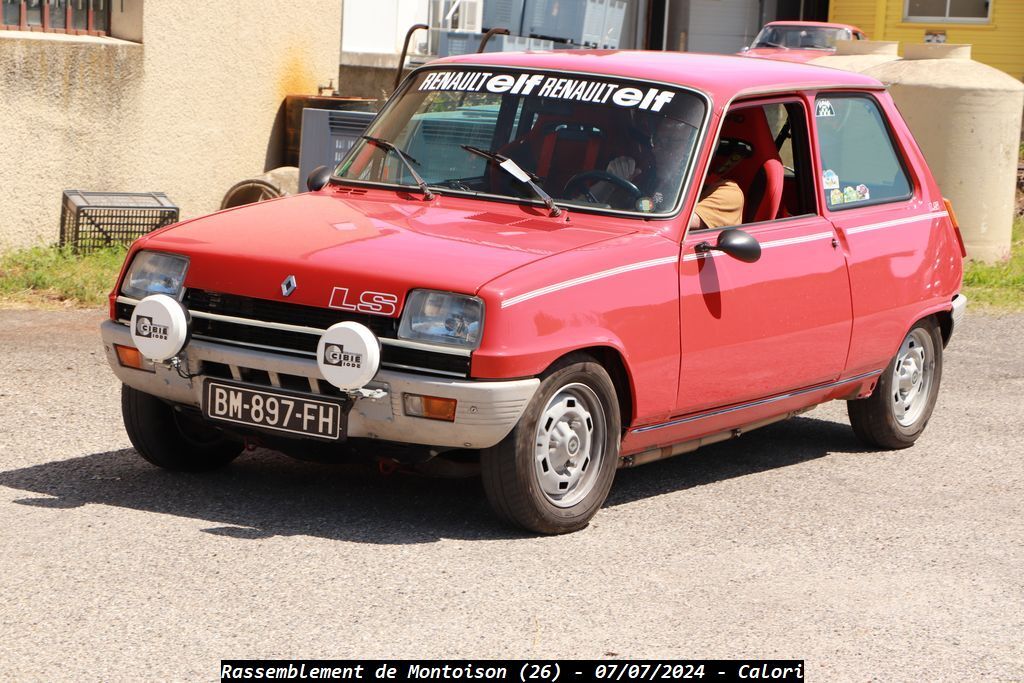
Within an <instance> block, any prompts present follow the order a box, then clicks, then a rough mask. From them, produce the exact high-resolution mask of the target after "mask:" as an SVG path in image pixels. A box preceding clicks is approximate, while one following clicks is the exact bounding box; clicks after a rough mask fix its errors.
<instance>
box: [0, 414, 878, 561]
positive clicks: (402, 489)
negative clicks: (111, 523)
mask: <svg viewBox="0 0 1024 683" xmlns="http://www.w3.org/2000/svg"><path fill="white" fill-rule="evenodd" d="M863 450H864V449H863V448H862V447H860V446H859V445H858V442H857V441H856V440H855V439H854V437H853V433H852V431H851V430H850V428H849V427H848V426H846V425H843V424H839V423H835V422H831V421H827V420H819V419H813V418H805V417H801V418H795V419H793V420H789V421H788V422H783V423H779V424H776V425H772V426H770V427H766V428H764V429H763V430H759V431H757V432H755V433H752V434H749V435H745V436H743V437H742V438H740V439H738V440H733V441H730V442H726V443H720V444H715V445H713V446H708V447H707V448H704V449H701V450H699V451H697V452H695V453H692V454H688V455H683V456H680V457H678V458H672V459H670V460H666V461H663V462H659V463H653V464H650V465H645V466H643V467H638V468H636V469H629V470H620V471H619V473H618V475H617V477H616V481H615V485H614V486H613V488H612V492H611V496H610V497H609V499H608V502H607V503H606V506H618V505H624V504H628V503H631V502H634V501H638V500H642V499H645V498H649V497H652V496H657V495H661V494H666V493H672V492H678V491H682V490H685V489H688V488H693V487H697V486H704V485H708V484H713V483H714V482H718V481H722V480H726V479H731V478H734V477H742V476H752V475H756V474H757V473H759V472H763V471H766V470H772V469H777V468H781V467H788V466H790V465H795V464H799V463H802V462H807V461H809V460H814V459H817V458H821V457H824V456H826V455H829V454H834V453H850V452H861V451H863ZM0 486H6V487H9V488H13V489H17V490H20V491H29V492H32V493H35V494H40V495H41V496H45V497H35V498H22V499H17V500H15V501H14V502H16V503H19V504H22V505H31V506H36V507H43V508H50V509H56V510H59V509H68V508H76V507H79V506H82V505H87V504H100V505H112V506H116V507H123V508H128V509H133V510H140V511H144V512H156V513H161V514H169V515H176V516H179V517H186V518H192V519H199V520H203V521H207V522H210V523H212V524H214V525H215V526H212V527H209V528H205V529H203V531H204V532H206V533H210V534H215V535H220V536H229V537H232V538H237V539H262V538H270V537H272V536H290V535H306V536H315V537H321V538H327V539H332V540H344V541H351V542H358V543H375V544H410V543H428V542H433V541H437V540H440V539H442V538H458V539H466V540H478V539H480V540H483V539H500V538H523V537H526V536H527V535H526V534H523V533H519V532H517V531H516V530H514V529H509V528H506V527H504V526H503V525H501V524H500V523H498V522H497V521H496V520H495V519H494V517H493V516H492V515H491V512H490V509H489V508H488V505H487V501H486V499H485V497H484V494H483V489H482V487H481V485H480V481H479V479H478V478H470V479H429V478H426V477H421V476H414V475H408V474H401V473H399V474H395V475H391V476H382V475H381V474H379V473H378V472H377V470H376V469H373V468H371V467H368V466H360V465H321V464H313V463H306V462H299V461H296V460H292V459H290V458H287V457H285V456H283V455H280V454H279V453H275V452H273V451H267V450H258V451H255V452H253V453H247V454H244V455H243V456H242V457H241V458H239V459H238V460H236V461H235V462H234V463H233V464H232V465H231V466H229V467H227V468H225V469H223V470H220V471H217V472H211V473H204V474H188V473H174V472H165V471H163V470H159V469H157V468H155V467H152V466H150V465H149V464H147V463H146V462H144V461H143V460H142V459H141V458H140V457H139V456H138V455H137V454H136V453H135V451H134V450H132V449H124V450H118V451H109V452H106V453H95V454H92V455H86V456H82V457H77V458H71V459H68V460H57V461H54V462H50V463H46V464H43V465H35V466H32V467H26V468H23V469H18V470H12V471H8V472H0Z"/></svg>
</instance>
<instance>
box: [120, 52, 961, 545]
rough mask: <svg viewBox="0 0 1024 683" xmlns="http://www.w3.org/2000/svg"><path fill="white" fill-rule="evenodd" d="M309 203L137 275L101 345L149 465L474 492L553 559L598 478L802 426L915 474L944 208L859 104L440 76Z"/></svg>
mask: <svg viewBox="0 0 1024 683" xmlns="http://www.w3.org/2000/svg"><path fill="white" fill-rule="evenodd" d="M309 186H310V189H311V191H309V192H307V193H303V194H301V195H297V196H292V197H287V198H283V199H278V200H273V201H268V202H264V203H261V204H256V205H250V206H245V207H240V208H235V209H229V210H226V211H222V212H220V213H217V214H214V215H211V216H207V217H203V218H198V219H195V220H190V221H184V222H182V223H179V224H177V225H174V226H171V227H168V228H165V229H162V230H160V231H157V232H154V233H152V234H150V235H148V236H146V237H143V238H141V239H139V240H138V241H137V242H136V243H135V244H134V245H133V246H132V247H131V249H130V251H129V253H128V255H127V258H126V260H125V264H124V267H123V270H122V273H121V275H120V277H119V279H118V282H117V285H116V287H115V288H114V290H113V292H112V293H111V296H110V320H108V321H106V322H104V323H103V325H102V336H103V341H104V345H105V347H106V350H107V356H108V359H109V362H110V365H111V367H112V368H113V370H114V372H115V373H116V375H117V376H118V378H120V380H121V381H122V382H123V385H124V387H123V393H122V407H123V413H124V423H125V427H126V429H127V431H128V435H129V437H130V438H131V441H132V443H133V444H134V445H135V447H136V449H137V450H138V452H139V454H140V455H141V456H142V457H144V458H145V459H147V460H148V461H150V462H152V463H154V464H155V465H158V466H160V467H165V468H169V469H176V470H205V469H210V468H214V467H219V466H222V465H225V464H226V463H228V462H230V461H231V460H232V459H233V458H235V457H236V456H238V455H239V453H240V452H241V451H242V450H243V445H244V444H245V443H262V444H265V445H268V446H271V447H274V448H277V449H279V450H282V451H283V452H285V453H289V454H292V455H295V456H297V457H309V456H310V455H311V454H313V453H316V454H318V455H321V456H322V455H326V456H327V457H337V458H343V457H348V456H350V455H351V454H352V453H353V452H356V453H363V454H367V453H368V454H370V455H371V456H376V457H379V458H381V459H387V460H388V461H389V462H392V461H398V462H406V463H420V462H423V461H427V460H430V459H437V460H438V461H442V460H443V459H447V460H449V461H453V462H459V463H461V464H462V465H463V466H470V467H475V466H476V464H477V463H478V466H479V470H480V472H481V475H482V479H483V488H484V491H485V492H486V495H487V497H488V499H489V500H490V502H491V503H492V506H493V508H494V510H495V511H496V513H497V514H498V515H499V516H500V517H501V518H503V519H504V520H507V521H509V522H511V523H514V524H516V525H519V526H522V527H525V528H527V529H530V530H533V531H536V532H541V533H560V532H567V531H572V530H575V529H579V528H581V527H583V526H585V525H586V524H587V522H588V520H590V519H591V517H593V515H594V514H595V513H596V512H597V510H598V509H599V508H600V507H601V505H602V503H603V502H604V501H605V498H606V496H607V495H608V491H609V488H610V487H611V485H612V480H613V478H614V476H615V472H616V469H617V468H619V467H630V466H634V465H639V464H642V463H646V462H650V461H653V460H658V459H660V458H664V457H668V456H671V455H675V454H678V453H683V452H686V451H691V450H693V449H695V448H697V447H699V446H701V445H703V444H707V443H711V442H715V441H721V440H724V439H730V438H734V437H737V436H739V435H740V434H742V433H744V432H746V431H748V430H750V429H753V428H756V427H759V426H762V425H766V424H769V423H771V422H774V421H777V420H781V419H784V418H787V417H790V416H793V415H796V414H798V413H800V412H803V411H805V410H808V409H809V408H811V407H812V406H814V405H816V404H819V403H822V402H824V401H829V400H832V399H842V400H846V401H848V405H849V415H850V422H851V424H852V426H853V429H854V431H855V432H856V433H857V435H858V436H859V437H860V438H862V439H863V440H864V441H865V442H867V443H868V444H871V445H872V446H875V447H879V448H903V447H906V446H910V445H911V444H913V443H914V441H915V439H917V438H918V436H920V434H921V432H922V430H923V429H924V428H925V425H926V424H927V422H928V419H929V417H930V416H931V414H932V408H933V407H934V405H935V400H936V395H937V393H938V390H939V382H940V380H941V377H942V354H943V348H944V346H945V345H946V343H947V342H948V341H949V339H950V335H951V334H952V332H953V330H954V328H955V327H956V326H957V325H958V324H959V323H960V320H961V318H962V313H963V311H964V306H965V304H966V300H965V299H964V297H963V296H962V295H961V294H959V293H958V291H959V288H960V281H961V271H962V257H963V254H964V252H963V248H962V244H961V241H960V237H959V231H958V229H957V227H956V225H955V219H954V218H953V215H952V212H951V210H950V207H949V206H948V205H947V204H945V203H944V200H943V198H942V195H941V194H940V192H939V188H938V187H937V186H936V183H935V180H934V179H933V178H932V175H931V173H929V171H928V167H927V165H926V164H925V160H924V157H923V156H922V154H921V151H920V150H919V149H918V147H917V145H916V144H915V143H914V140H913V138H912V137H911V134H910V132H909V131H908V130H907V126H906V125H905V123H904V122H903V120H902V119H901V118H900V115H899V113H898V112H897V110H896V108H895V107H894V106H893V102H892V99H891V98H890V97H889V95H888V94H887V93H886V91H885V88H884V87H883V86H882V85H881V84H880V83H878V82H877V81H875V80H873V79H871V78H867V77H865V76H862V75H859V74H853V73H846V72H841V71H836V70H831V69H820V68H816V67H809V66H805V65H798V64H789V63H780V62H772V61H767V60H764V61H755V60H746V59H742V58H740V57H727V56H701V55H692V54H678V53H659V52H656V53H647V52H612V51H607V52H606V51H581V52H553V53H539V54H528V53H527V54H510V53H505V54H476V55H467V56H460V57H453V58H449V59H444V60H438V61H436V62H432V63H431V64H429V65H428V66H425V67H423V68H420V69H417V70H416V71H414V72H413V73H412V75H410V76H409V77H408V78H407V79H406V80H405V82H404V83H403V85H402V86H401V87H400V88H399V89H398V91H397V92H396V93H395V95H394V96H393V97H392V98H391V99H390V101H389V102H388V103H387V105H386V106H385V108H384V109H383V111H381V113H380V115H379V116H378V117H377V118H376V120H375V121H374V122H373V123H372V124H371V125H370V127H369V129H368V130H367V131H366V135H365V137H364V138H363V139H362V140H361V142H360V143H359V144H357V145H356V146H355V147H354V148H353V149H352V151H351V153H350V154H349V155H348V157H347V158H346V159H345V160H344V161H343V162H342V163H341V164H340V165H339V167H338V168H337V169H319V170H318V171H315V172H314V173H313V174H312V175H311V176H310V179H309Z"/></svg>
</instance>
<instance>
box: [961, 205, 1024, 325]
mask: <svg viewBox="0 0 1024 683" xmlns="http://www.w3.org/2000/svg"><path fill="white" fill-rule="evenodd" d="M964 293H965V294H966V295H967V297H968V300H969V301H970V303H971V305H975V304H977V305H980V306H981V307H983V308H1002V309H1009V310H1015V311H1022V310H1024V216H1021V217H1018V218H1017V220H1016V221H1014V224H1013V238H1012V246H1011V250H1010V258H1009V259H1008V260H1006V261H1003V262H1001V263H992V264H986V263H968V264H966V265H965V267H964Z"/></svg>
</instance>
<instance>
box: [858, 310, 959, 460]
mask: <svg viewBox="0 0 1024 683" xmlns="http://www.w3.org/2000/svg"><path fill="white" fill-rule="evenodd" d="M915 347H916V348H920V349H921V350H922V352H923V355H924V358H925V362H924V365H923V367H924V369H925V372H926V373H927V375H925V372H922V377H924V376H927V377H928V382H927V387H924V388H923V389H922V390H920V391H919V392H918V394H916V398H915V401H916V400H920V401H921V404H920V406H917V405H915V407H914V409H913V413H911V412H910V411H909V410H906V411H905V412H903V414H902V415H901V414H900V411H901V407H900V406H902V405H903V401H902V400H901V391H902V389H901V386H900V382H899V380H898V378H897V375H898V374H899V372H900V367H901V365H902V363H903V362H905V359H906V358H907V357H908V355H907V354H909V353H910V352H911V350H912V349H914V348H915ZM915 367H916V366H915ZM941 382H942V336H941V334H940V332H939V326H938V325H937V324H936V322H935V320H934V319H933V318H925V319H924V320H921V321H919V322H917V323H916V324H915V325H914V326H913V327H912V328H911V329H910V332H908V333H907V336H906V337H905V338H904V339H903V342H901V343H900V348H899V350H898V351H897V352H896V355H895V356H893V357H892V360H891V361H889V365H888V366H886V368H885V370H884V371H882V375H881V377H879V379H878V385H877V386H876V387H875V391H874V393H872V394H871V396H869V397H867V398H862V399H858V400H855V401H848V402H847V404H846V409H847V412H848V413H849V416H850V425H851V426H852V427H853V431H854V433H855V434H856V435H857V438H859V439H860V440H861V441H863V442H864V443H865V444H867V445H869V446H874V447H877V448H884V449H891V450H895V449H900V448H907V447H909V446H912V445H914V442H915V441H917V438H918V437H919V436H921V433H922V432H923V431H924V428H925V427H926V426H927V425H928V420H929V419H930V418H931V416H932V411H933V410H934V409H935V401H936V398H937V397H938V394H939V385H940V384H941ZM911 418H912V419H911Z"/></svg>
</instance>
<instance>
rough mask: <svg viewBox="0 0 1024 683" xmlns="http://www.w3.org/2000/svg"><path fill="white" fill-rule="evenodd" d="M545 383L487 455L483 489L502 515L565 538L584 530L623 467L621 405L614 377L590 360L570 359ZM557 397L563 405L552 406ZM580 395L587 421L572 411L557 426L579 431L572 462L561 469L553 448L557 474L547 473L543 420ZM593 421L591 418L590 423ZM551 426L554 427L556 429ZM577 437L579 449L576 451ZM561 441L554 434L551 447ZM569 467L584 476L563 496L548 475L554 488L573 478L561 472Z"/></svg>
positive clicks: (569, 447) (482, 464)
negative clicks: (541, 447) (540, 455)
mask: <svg viewBox="0 0 1024 683" xmlns="http://www.w3.org/2000/svg"><path fill="white" fill-rule="evenodd" d="M541 379H542V381H541V384H540V387H539V388H538V390H537V393H536V394H535V395H534V397H533V399H532V400H531V401H530V404H529V405H528V406H527V407H526V411H525V412H524V413H523V416H522V417H521V418H520V420H519V423H518V424H517V425H516V427H515V428H514V429H513V430H512V432H511V433H510V434H509V435H508V436H507V437H505V439H504V440H502V441H501V442H500V443H498V444H497V445H496V446H493V447H491V448H488V449H485V450H484V451H483V452H482V453H481V457H480V469H481V475H482V478H483V484H484V491H485V493H486V494H487V499H488V501H489V502H490V504H491V507H492V508H493V509H494V512H495V513H496V514H497V515H498V517H500V518H501V519H503V520H504V521H506V522H508V523H510V524H513V525H515V526H519V527H522V528H524V529H527V530H529V531H534V532H537V533H541V534H564V533H569V532H571V531H576V530H578V529H582V528H583V527H585V526H586V525H587V524H588V523H589V522H590V520H591V518H593V516H594V515H595V514H597V511H598V510H599V509H601V506H602V505H603V504H604V501H605V499H606V498H607V497H608V491H609V490H610V489H611V486H612V481H613V480H614V478H615V470H616V468H617V467H618V462H619V441H620V436H621V418H620V416H619V403H618V400H617V398H616V393H615V385H614V384H613V383H612V380H611V377H609V376H608V372H607V371H606V370H605V369H604V368H603V367H602V366H601V365H600V364H598V363H596V362H594V361H593V359H591V358H589V357H581V356H576V357H569V358H567V359H565V361H563V362H562V363H560V364H559V365H557V366H555V367H554V368H553V369H552V370H550V371H549V372H548V373H546V374H545V376H543V377H542V378H541ZM556 396H557V397H558V399H560V400H559V402H558V403H557V404H556V405H553V406H552V405H549V403H550V402H552V401H554V400H556ZM577 398H578V399H579V401H580V403H579V405H580V408H579V409H580V410H581V411H583V412H582V415H583V416H584V417H583V418H582V419H579V414H570V413H568V412H567V413H566V415H570V418H569V419H566V418H560V419H559V420H558V424H556V425H555V426H556V427H557V426H560V425H561V424H562V423H563V422H564V423H565V426H566V430H570V429H571V430H575V431H570V432H569V436H568V438H567V439H565V440H564V443H565V444H566V445H565V449H566V450H565V457H566V459H565V460H564V461H563V462H562V463H561V464H556V463H555V462H554V458H556V457H559V454H558V453H556V452H554V451H552V455H551V456H550V457H551V458H552V462H551V464H550V468H551V469H550V472H551V473H550V474H545V475H542V474H541V473H540V471H541V469H542V468H543V469H544V471H545V472H548V471H549V470H548V467H549V466H548V464H547V462H548V461H547V459H546V458H544V459H543V462H544V464H542V463H541V462H540V460H539V459H538V457H537V456H536V455H535V453H536V452H537V448H538V438H539V437H540V433H539V432H538V427H539V421H540V419H541V417H542V415H544V414H545V411H546V410H548V411H549V412H551V411H555V410H557V409H558V408H559V407H562V406H571V405H573V404H572V403H571V401H573V400H576V399H577ZM594 398H596V399H597V401H596V402H594V401H593V399H594ZM598 406H599V408H600V417H598ZM549 417H550V415H549ZM587 417H590V418H591V419H590V424H589V425H588V424H587ZM551 422H552V420H549V421H548V423H547V424H548V425H549V426H550V425H551ZM570 424H572V425H573V426H572V427H571V428H570V427H569V425H570ZM599 424H600V425H601V428H600V431H602V432H603V434H602V435H601V436H600V437H597V436H595V434H596V433H597V432H596V431H595V430H597V429H598V426H599ZM552 431H553V430H552ZM574 435H575V436H576V437H577V438H576V449H577V450H572V440H573V436H574ZM555 438H556V435H554V434H553V433H552V434H551V443H553V441H554V439H555ZM581 443H582V445H581ZM598 446H599V450H598ZM598 453H599V455H598ZM588 459H589V462H590V463H591V464H593V463H594V460H596V461H597V462H596V465H595V468H594V469H593V470H591V469H590V468H589V465H588V464H587V461H588ZM559 468H561V469H559ZM556 470H557V471H556ZM570 470H571V471H573V472H576V471H578V472H579V474H578V475H577V476H579V479H578V480H577V481H576V482H575V483H574V484H572V485H571V488H570V487H568V486H567V488H566V490H565V493H564V494H556V493H547V492H545V490H544V485H542V483H541V477H542V476H544V477H545V482H546V485H547V486H548V487H549V488H550V487H551V485H552V483H557V479H558V477H560V476H565V477H569V475H568V474H562V473H568V472H569V471H570ZM558 485H560V484H558ZM559 496H561V498H560V499H559Z"/></svg>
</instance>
